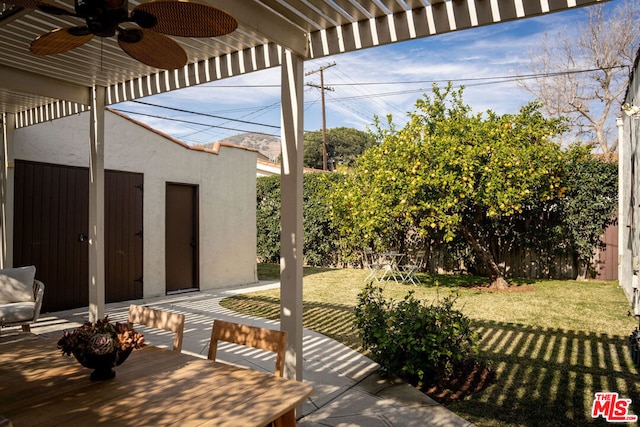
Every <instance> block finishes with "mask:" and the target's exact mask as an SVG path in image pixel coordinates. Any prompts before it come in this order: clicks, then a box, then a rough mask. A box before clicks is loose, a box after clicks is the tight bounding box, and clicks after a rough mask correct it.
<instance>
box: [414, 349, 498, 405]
mask: <svg viewBox="0 0 640 427" xmlns="http://www.w3.org/2000/svg"><path fill="white" fill-rule="evenodd" d="M495 382H496V373H495V371H493V370H492V369H491V368H489V367H488V366H487V365H486V364H485V363H483V362H481V361H477V360H472V359H466V360H463V361H462V362H460V363H459V364H458V365H457V366H456V367H455V368H454V372H453V374H452V375H451V376H450V377H449V378H447V379H444V380H441V381H439V382H438V383H437V384H427V385H423V386H419V387H418V389H419V390H420V391H422V392H423V393H424V394H426V395H427V396H429V397H430V398H432V399H433V400H435V401H436V402H438V403H441V404H443V405H446V404H447V403H451V402H455V401H457V400H460V399H463V398H465V397H466V396H469V395H471V394H473V393H476V392H479V391H482V390H484V389H485V388H487V387H489V386H490V385H491V384H493V383H495Z"/></svg>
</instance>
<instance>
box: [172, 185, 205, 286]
mask: <svg viewBox="0 0 640 427" xmlns="http://www.w3.org/2000/svg"><path fill="white" fill-rule="evenodd" d="M165 227H166V230H165V235H166V251H165V255H166V262H165V264H166V275H167V284H166V287H167V293H170V292H175V291H182V290H190V289H197V288H198V286H199V284H198V187H197V186H194V185H184V184H169V183H167V204H166V222H165Z"/></svg>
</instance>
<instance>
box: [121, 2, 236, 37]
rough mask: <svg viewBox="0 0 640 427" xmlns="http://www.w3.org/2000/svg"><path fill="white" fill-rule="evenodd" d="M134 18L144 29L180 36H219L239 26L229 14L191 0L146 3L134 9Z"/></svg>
mask: <svg viewBox="0 0 640 427" xmlns="http://www.w3.org/2000/svg"><path fill="white" fill-rule="evenodd" d="M154 17H155V20H154V19H153V18H154ZM131 18H132V19H133V20H134V21H135V22H136V23H138V25H140V26H141V27H143V28H149V29H150V30H153V31H158V32H160V33H163V34H169V35H171V36H180V37H218V36H223V35H225V34H229V33H230V32H232V31H234V30H235V29H236V28H238V21H236V20H235V18H234V17H233V16H231V15H229V14H228V13H226V12H223V11H221V10H220V9H216V8H215V7H211V6H207V5H205V4H201V3H191V2H189V1H176V0H158V1H152V2H149V3H143V4H141V5H139V6H136V7H135V8H134V9H133V11H132V13H131ZM149 21H151V22H150V23H151V24H152V25H150V24H149V23H148V22H149ZM153 21H155V23H154V22H153Z"/></svg>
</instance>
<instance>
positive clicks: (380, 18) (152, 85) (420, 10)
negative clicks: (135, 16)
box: [0, 0, 606, 127]
mask: <svg viewBox="0 0 640 427" xmlns="http://www.w3.org/2000/svg"><path fill="white" fill-rule="evenodd" d="M599 1H606V0H226V1H224V0H202V1H201V2H202V3H206V4H209V5H211V6H214V7H217V8H219V9H222V10H224V11H226V12H228V13H230V14H231V15H232V16H234V17H235V18H236V19H237V20H238V22H239V27H238V29H237V30H236V31H234V32H233V33H231V34H228V35H226V36H223V37H219V38H207V39H195V38H180V37H174V40H177V41H178V43H179V44H180V45H181V46H183V47H184V48H185V50H186V51H187V53H188V57H189V64H188V65H187V66H186V67H184V69H180V70H177V71H171V72H167V71H161V70H158V69H154V68H151V67H148V66H145V65H144V64H142V63H140V62H137V61H135V60H133V59H131V58H130V57H129V56H128V55H127V54H125V53H124V52H123V51H122V50H121V49H120V48H119V46H118V45H117V43H116V40H115V37H110V38H104V39H101V38H99V37H95V38H94V39H93V40H92V41H91V42H89V43H87V44H86V45H84V46H82V47H80V48H77V49H74V50H72V51H71V52H68V53H63V54H57V55H51V56H44V57H43V56H36V55H34V54H32V53H31V52H30V51H29V44H30V42H31V41H32V40H33V39H34V38H35V37H37V36H38V35H41V34H44V33H46V32H48V31H50V30H52V29H54V28H60V27H65V26H69V25H76V24H79V23H80V20H79V19H77V18H73V17H66V16H54V15H49V14H46V13H43V12H40V11H38V10H30V9H24V10H21V9H19V8H15V7H13V8H11V7H10V6H8V7H5V9H6V10H5V11H4V13H3V14H0V113H12V114H15V123H16V127H21V126H27V125H30V124H34V123H38V122H41V121H47V120H51V119H54V118H57V117H61V116H64V115H67V114H70V113H75V112H77V111H80V110H83V109H85V108H87V107H86V106H88V105H89V104H90V97H89V93H88V91H87V90H86V88H88V87H92V86H93V85H96V86H102V87H106V88H107V99H106V103H107V105H109V104H113V103H117V102H121V101H124V100H131V99H136V98H140V97H144V96H148V95H152V94H157V93H161V92H166V91H169V90H174V89H179V88H183V87H187V86H192V85H197V84H199V83H205V82H209V81H212V80H218V79H221V78H225V77H229V76H233V75H238V74H242V73H247V72H251V71H257V70H261V69H265V68H269V67H273V66H279V65H281V60H282V48H287V49H289V50H291V51H293V52H294V53H296V54H297V55H299V56H300V57H302V59H303V60H304V59H311V58H319V57H323V56H328V55H332V54H336V53H341V52H348V51H354V50H357V49H362V48H367V47H372V46H377V45H382V44H388V43H394V42H399V41H404V40H409V39H414V38H420V37H426V36H431V35H436V34H441V33H446V32H449V31H454V30H461V29H465V28H471V27H475V26H481V25H488V24H492V23H497V22H503V21H508V20H514V19H520V18H524V17H529V16H535V15H541V14H545V13H550V12H555V11H560V10H565V9H568V8H571V7H578V6H585V5H589V4H593V3H598V2H599ZM51 3H53V4H55V5H58V6H64V7H66V8H68V9H73V1H72V0H51ZM129 3H130V4H129V8H130V9H131V8H133V7H135V6H137V5H138V4H139V3H140V1H139V0H130V2H129ZM0 5H2V3H0ZM0 7H1V6H0ZM76 104H78V105H76Z"/></svg>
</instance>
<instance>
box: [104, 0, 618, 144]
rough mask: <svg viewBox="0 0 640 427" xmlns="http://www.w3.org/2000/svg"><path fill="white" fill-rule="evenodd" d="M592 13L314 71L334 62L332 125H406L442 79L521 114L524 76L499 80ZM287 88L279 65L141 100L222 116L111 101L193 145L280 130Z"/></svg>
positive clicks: (387, 50)
mask: <svg viewBox="0 0 640 427" xmlns="http://www.w3.org/2000/svg"><path fill="white" fill-rule="evenodd" d="M618 2H619V0H614V1H612V2H610V3H608V4H607V5H606V7H613V6H615V5H616V4H617V3H618ZM586 12H587V11H586V10H585V9H583V8H578V9H575V10H570V11H565V12H560V13H554V14H550V15H545V16H540V17H536V18H529V19H525V20H520V21H514V22H509V23H504V24H497V25H490V26H487V27H481V28H474V29H469V30H463V31H458V32H453V33H449V34H443V35H438V36H432V37H427V38H424V39H420V40H412V41H408V42H402V43H396V44H393V45H388V46H381V47H376V48H371V49H365V50H361V51H357V52H352V53H346V54H341V55H335V56H332V57H329V58H323V59H319V60H312V61H307V62H305V72H308V71H312V70H316V69H318V68H320V67H322V66H326V65H329V64H333V63H334V62H335V66H332V67H330V68H327V69H326V70H325V71H324V83H325V86H329V87H331V88H333V90H331V91H329V90H327V91H325V100H326V117H327V118H326V120H327V128H332V127H339V126H347V127H353V128H356V129H361V130H365V129H366V128H367V126H368V125H371V123H372V122H373V116H374V115H375V114H377V115H379V116H381V117H384V116H386V115H387V114H392V115H393V116H394V122H396V123H397V124H399V125H402V124H403V123H404V120H405V117H406V113H407V112H408V111H411V110H412V109H413V105H414V103H415V101H416V99H418V98H420V97H422V94H423V93H428V92H429V91H430V88H431V83H430V82H432V81H439V82H442V83H441V86H443V85H444V84H446V82H447V81H452V82H453V83H454V85H456V86H457V85H460V84H462V85H465V91H464V101H465V102H466V103H467V104H469V105H470V106H471V107H472V108H473V110H474V111H476V112H482V111H486V110H487V109H491V110H493V111H496V112H497V113H500V114H503V113H509V112H516V111H517V110H518V109H519V107H520V106H522V105H524V104H526V103H527V102H529V101H531V100H533V97H532V95H531V94H529V93H528V92H526V91H525V90H524V89H522V88H520V87H518V85H517V83H516V82H515V81H504V80H505V79H499V78H500V77H506V76H514V75H518V74H528V73H529V71H528V69H527V64H528V62H529V56H530V52H531V51H532V50H533V49H535V47H536V45H537V42H538V40H539V39H540V38H541V37H542V36H543V34H544V33H545V31H549V32H553V31H555V30H556V29H557V28H558V27H567V28H571V27H572V26H575V25H576V24H577V23H579V22H580V21H584V20H585V19H586ZM501 80H502V81H501ZM507 80H508V79H507ZM305 82H308V83H312V84H317V85H319V83H320V77H319V74H317V73H316V74H313V75H309V76H307V77H306V78H305ZM279 84H280V68H274V69H270V70H265V71H260V72H256V73H250V74H247V75H244V76H238V77H234V78H229V79H224V80H221V81H218V82H213V83H207V84H203V85H200V86H197V87H192V88H187V89H181V90H177V91H173V92H170V93H166V94H162V95H156V96H152V97H147V98H144V99H141V100H140V101H142V102H146V103H151V104H155V105H162V106H167V107H172V108H177V109H182V110H186V111H191V112H195V113H204V114H209V115H213V116H218V118H212V117H205V116H202V115H199V114H190V113H187V112H180V111H175V110H169V109H163V108H157V107H150V106H147V105H142V104H139V103H133V102H126V103H121V104H117V105H114V106H112V107H113V108H116V109H118V110H121V111H123V112H126V113H127V114H129V115H131V117H133V118H135V119H136V120H139V121H142V122H144V123H147V124H148V125H150V126H152V127H154V128H156V129H158V130H161V131H163V132H165V133H168V134H169V135H171V136H173V137H175V138H177V139H180V140H182V141H184V142H186V143H188V144H200V143H208V142H215V141H219V140H222V139H224V138H226V137H229V136H232V135H236V134H239V133H243V132H263V133H266V134H270V135H274V136H280V130H279V126H280V89H279ZM304 96H305V113H304V129H305V131H313V130H319V129H321V128H322V109H321V102H320V97H321V94H320V90H319V89H317V88H314V87H310V86H305V95H304ZM131 112H140V113H144V114H148V115H150V116H145V115H139V114H131ZM152 116H164V117H171V118H173V119H177V120H164V119H160V118H157V117H152ZM178 120H183V121H178ZM196 123H198V124H196ZM254 123H258V124H261V125H257V124H254ZM262 125H264V126H262Z"/></svg>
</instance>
